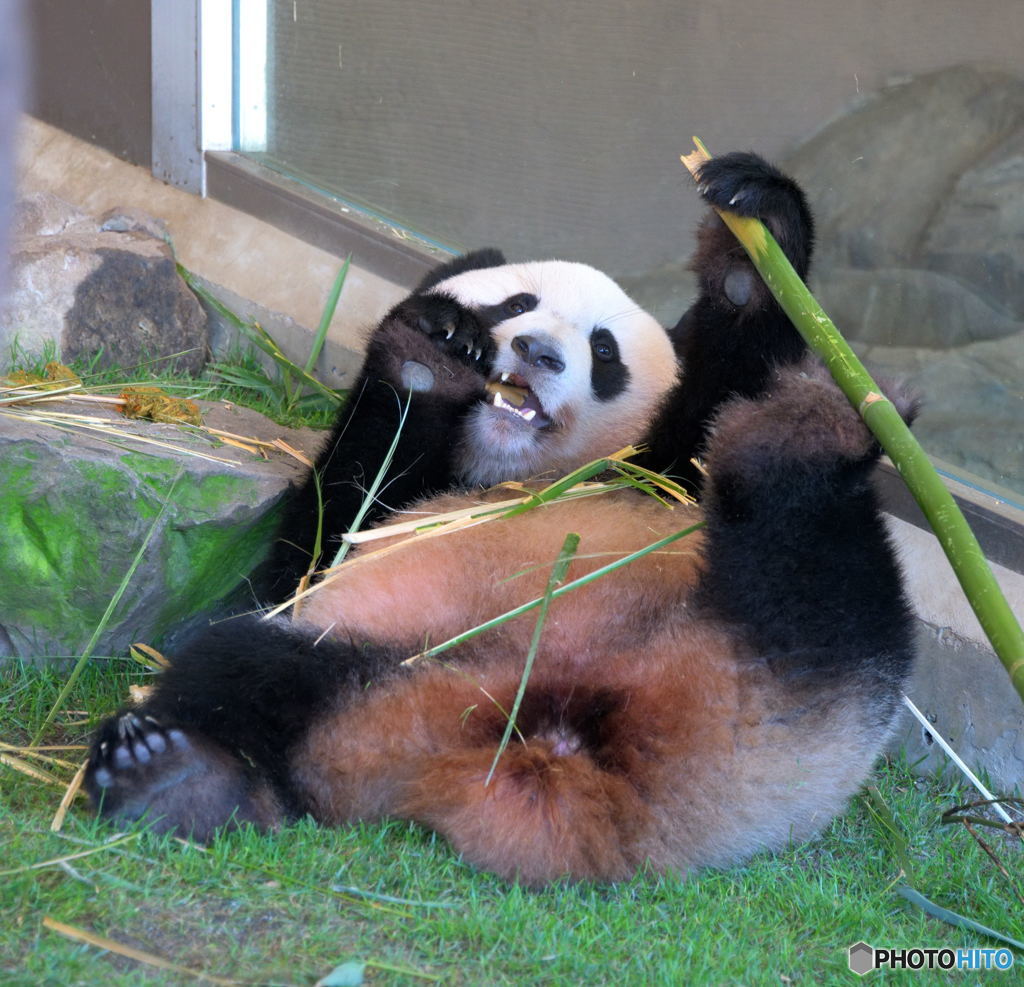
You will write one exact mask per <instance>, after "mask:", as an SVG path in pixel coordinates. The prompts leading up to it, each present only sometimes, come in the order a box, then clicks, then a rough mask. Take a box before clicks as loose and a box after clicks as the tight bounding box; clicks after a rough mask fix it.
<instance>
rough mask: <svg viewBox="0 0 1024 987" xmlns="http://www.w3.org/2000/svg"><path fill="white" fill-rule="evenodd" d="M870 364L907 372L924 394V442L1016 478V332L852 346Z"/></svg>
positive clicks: (1019, 430) (994, 477)
mask: <svg viewBox="0 0 1024 987" xmlns="http://www.w3.org/2000/svg"><path fill="white" fill-rule="evenodd" d="M858 349H859V350H860V355H861V356H862V357H863V359H864V360H865V361H866V362H867V363H868V364H869V366H870V367H871V368H872V369H876V370H879V371H884V372H886V373H889V374H896V375H899V376H905V377H907V378H908V379H909V380H910V381H911V382H912V383H913V384H914V385H915V386H916V387H917V388H918V389H919V390H920V391H921V393H922V395H923V397H924V402H923V407H922V410H921V415H920V417H919V418H918V420H917V421H916V422H915V424H914V433H915V434H916V435H917V437H918V439H919V440H920V442H921V444H922V445H923V446H924V448H925V450H926V451H927V452H928V453H929V454H930V455H932V456H934V457H937V458H939V459H941V460H944V461H945V463H947V464H949V465H950V466H953V467H956V468H957V469H958V470H963V471H966V472H967V473H971V474H974V475H975V476H977V477H980V478H982V479H984V480H988V481H992V482H994V483H995V484H997V485H1000V486H1004V487H1012V488H1015V489H1018V490H1019V489H1020V485H1021V481H1022V478H1024V384H1022V381H1024V332H1020V333H1017V334H1015V335H1013V336H1007V337H1005V338H1004V339H1000V340H989V341H984V342H978V343H973V344H970V345H968V346H962V347H958V348H956V349H950V350H924V349H904V348H898V347H882V346H876V347H867V348H858Z"/></svg>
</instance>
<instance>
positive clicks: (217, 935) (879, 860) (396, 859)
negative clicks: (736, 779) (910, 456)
mask: <svg viewBox="0 0 1024 987" xmlns="http://www.w3.org/2000/svg"><path fill="white" fill-rule="evenodd" d="M127 667H128V666H127V663H124V662H114V661H103V660H94V661H93V662H91V663H90V665H89V667H88V668H87V670H86V673H85V674H84V675H83V677H82V679H81V680H80V682H79V684H78V686H77V688H76V692H75V695H74V697H73V699H72V701H71V702H70V706H71V707H72V708H74V709H75V710H83V711H89V712H90V713H91V715H92V719H93V720H94V719H95V718H96V717H98V716H101V715H103V714H104V713H106V712H107V711H109V710H110V709H112V708H113V707H114V706H115V705H116V704H117V703H118V702H119V701H120V697H121V696H122V695H123V694H124V692H125V690H126V688H127V685H128V683H129V681H134V680H137V679H138V677H139V676H138V675H137V674H136V673H134V672H129V671H126V669H127ZM61 684H62V676H61V674H60V673H58V672H55V671H53V670H49V671H40V670H32V669H22V668H19V667H17V666H7V667H6V668H5V669H3V670H0V740H3V741H5V742H7V743H23V742H25V740H26V738H27V737H28V736H29V735H30V734H31V733H32V732H33V731H34V730H35V729H36V728H37V727H38V725H39V723H40V722H41V719H42V717H43V716H45V714H46V712H47V711H48V709H49V708H50V705H51V704H52V703H53V701H54V698H55V697H56V695H57V694H58V692H59V689H60V686H61ZM88 729H89V723H88V722H85V721H79V720H78V719H75V721H74V722H73V723H72V722H71V721H70V720H69V719H67V718H63V722H58V724H57V726H55V727H54V728H53V729H51V731H50V733H49V735H48V737H47V742H49V743H68V742H83V741H84V740H85V739H86V736H87V732H88ZM79 756H80V755H78V754H77V753H73V754H71V755H70V757H71V758H72V759H77V758H78V757H79ZM65 774H66V772H65ZM876 781H877V784H878V786H879V789H880V790H881V792H882V794H883V796H884V798H885V799H886V801H887V802H888V804H889V806H890V807H891V809H892V811H893V813H894V816H895V819H896V821H897V824H898V826H899V828H900V829H901V830H902V832H903V833H904V834H905V836H906V838H907V840H908V842H909V853H910V855H911V857H912V859H913V861H914V863H915V865H916V870H917V872H918V875H917V887H918V890H919V891H921V893H923V894H924V895H926V896H928V897H929V898H931V899H932V900H934V901H937V902H939V903H940V904H942V905H944V906H946V907H948V908H951V909H953V910H955V911H958V912H960V913H962V914H966V915H968V916H970V917H971V918H973V919H975V920H976V921H979V922H982V923H984V924H986V925H989V926H992V927H994V928H996V929H998V930H1000V931H1002V932H1004V933H1007V934H1009V935H1011V936H1015V937H1016V938H1018V939H1019V938H1021V937H1022V935H1024V920H1022V915H1021V911H1020V908H1019V906H1015V905H1014V904H1012V903H1013V902H1014V901H1015V900H1014V899H1013V897H1012V893H1011V891H1010V890H1009V888H1008V887H1007V885H1006V883H1005V881H1004V879H1003V878H1001V877H1000V875H999V874H998V873H997V872H996V870H995V869H994V867H993V866H992V865H991V863H990V862H989V860H988V859H987V858H986V857H985V856H984V854H983V853H982V852H981V850H980V849H979V848H978V847H977V846H976V844H975V843H974V842H973V840H972V839H971V838H970V836H969V835H968V834H967V833H966V832H965V831H963V830H962V829H961V828H958V827H950V826H939V825H938V819H939V816H940V814H941V812H942V810H943V809H944V808H948V807H950V806H952V805H954V804H956V803H957V802H958V801H962V800H966V799H967V798H969V796H968V795H966V793H964V792H962V791H960V790H957V789H952V788H950V787H948V786H944V785H942V784H939V783H931V782H924V781H921V780H919V779H914V778H913V777H912V776H911V775H910V773H909V771H908V769H907V768H906V766H905V765H901V764H895V765H886V766H883V767H882V768H880V769H879V771H878V772H877V777H876ZM0 792H2V795H0V870H7V869H10V868H15V867H19V866H22V867H24V866H27V865H30V864H34V863H37V862H42V861H47V860H51V859H52V858H55V857H60V856H63V855H67V854H70V853H77V852H80V851H82V850H86V849H90V848H96V847H103V844H104V842H105V841H109V840H110V839H111V838H112V837H113V836H114V835H115V830H114V829H113V828H112V827H110V826H109V825H106V824H102V823H100V822H98V821H97V820H96V819H94V818H93V816H92V813H91V812H90V811H89V809H88V808H87V806H85V804H84V803H83V802H79V803H77V804H76V806H75V807H74V808H73V809H72V811H71V813H70V814H69V816H68V819H67V822H66V824H65V827H64V829H63V831H62V832H61V833H60V834H54V833H51V832H50V831H49V825H50V821H51V819H52V817H53V813H54V811H55V809H56V806H57V804H58V802H59V799H60V794H61V793H60V791H59V790H58V789H56V788H53V787H48V786H46V785H44V784H42V783H40V782H36V781H33V780H31V779H29V778H27V777H26V776H24V775H23V774H21V773H19V772H16V771H14V770H12V769H10V768H8V767H4V766H0ZM988 839H989V842H990V843H993V844H994V845H995V846H996V847H997V848H998V850H999V852H1000V855H1001V856H1002V857H1003V859H1004V860H1005V861H1007V862H1008V864H1009V866H1010V868H1011V870H1012V869H1014V868H1015V867H1016V859H1017V857H1016V853H1017V852H1018V851H1016V850H1015V849H1014V848H1013V846H1012V845H1011V844H1010V843H1009V842H1008V841H1006V840H1002V839H1000V838H999V837H997V836H992V835H991V834H989V835H988ZM898 878H899V865H898V863H897V861H896V857H895V855H894V854H893V852H892V850H891V847H890V844H889V842H888V838H887V834H886V832H885V830H884V827H882V826H881V825H880V824H879V822H878V821H877V820H876V818H875V817H874V816H873V814H872V813H871V812H869V811H868V810H867V808H866V807H865V805H864V803H863V800H861V799H858V800H855V802H854V804H853V805H852V806H851V808H850V811H849V812H848V813H847V814H846V815H845V816H843V817H842V818H841V819H839V820H837V821H836V822H835V823H834V824H833V825H832V826H831V827H830V828H829V830H828V832H827V833H826V834H825V836H824V837H823V838H822V839H820V840H818V841H816V842H812V843H809V844H805V845H801V846H796V847H793V848H791V849H789V850H787V851H786V852H784V853H781V854H779V855H778V856H774V857H773V856H762V857H759V858H757V859H755V860H754V862H753V863H751V864H750V865H749V866H747V867H745V868H742V869H739V870H734V871H730V872H710V873H706V874H704V875H702V876H700V877H698V878H696V879H693V880H690V881H681V880H678V879H677V878H674V877H659V876H656V875H651V874H643V875H640V876H638V877H636V878H635V879H634V880H632V881H630V882H629V883H626V884H622V885H618V886H614V887H595V886H589V885H583V886H578V885H577V886H573V885H559V886H555V887H552V888H550V889H548V890H545V891H540V892H534V891H526V890H523V889H521V888H518V887H514V886H510V885H508V884H506V883H504V882H502V881H500V880H497V879H496V878H493V877H490V876H488V875H485V874H480V873H477V872H474V871H473V870H471V869H470V868H469V867H467V866H466V865H464V864H463V863H462V862H461V861H460V860H459V859H458V857H457V856H456V855H455V854H454V853H453V852H452V851H451V849H450V848H449V847H448V846H447V845H446V844H445V843H444V842H443V841H442V840H440V839H438V838H436V837H435V836H433V835H432V834H430V833H428V832H425V831H423V830H421V829H419V828H417V827H415V826H411V825H407V824H405V823H397V822H395V823H390V824H385V825H375V826H359V827H352V828H347V829H337V830H327V829H320V828H318V827H316V826H314V825H312V824H311V823H309V822H308V821H306V822H302V823H299V824H296V825H293V826H290V827H288V828H287V829H285V830H283V831H282V832H280V833H277V834H272V835H260V834H257V833H254V832H252V831H244V832H236V833H232V834H227V835H224V836H222V837H221V838H219V839H218V840H217V841H215V842H214V844H213V845H212V846H210V847H209V848H208V849H207V850H205V851H204V850H200V849H198V848H192V847H188V846H185V845H182V844H181V843H179V842H176V841H174V840H172V839H168V838H158V837H155V836H153V835H152V834H148V833H145V832H144V831H141V830H135V831H134V832H133V836H132V838H131V839H130V840H129V841H127V842H122V843H119V844H118V845H117V846H114V847H110V848H105V849H100V851H99V852H97V853H94V854H92V855H90V856H85V857H81V858H79V859H77V860H72V861H70V862H69V863H68V864H67V865H66V866H65V867H62V866H60V865H58V864H53V865H51V866H47V867H43V868H40V869H35V870H31V871H24V872H22V873H18V874H15V875H7V876H4V877H0V983H3V984H17V985H21V984H24V985H30V984H31V985H40V984H55V985H56V984H60V985H71V984H86V985H95V984H103V985H105V987H114V985H132V987H135V985H139V984H168V985H171V984H173V985H180V984H182V983H186V982H191V981H189V980H188V978H187V977H184V976H183V975H182V974H180V973H168V972H164V971H160V970H157V969H154V968H152V967H148V966H144V965H141V964H139V963H138V962H135V961H133V960H129V959H127V958H124V957H121V956H117V955H114V954H112V953H108V952H104V951H103V950H101V949H98V948H96V947H93V946H86V945H83V944H81V943H77V942H72V941H71V940H69V939H66V938H64V937H63V936H61V935H59V934H58V933H56V932H53V931H51V930H49V929H47V928H44V926H43V924H42V921H43V917H44V916H50V917H52V918H53V919H56V920H57V921H59V922H63V923H66V924H68V925H72V926H76V927H78V928H81V929H85V930H87V931H89V932H91V933H94V934H97V935H100V936H105V937H107V938H109V939H112V940H115V941H117V942H119V943H122V944H124V945H128V946H133V947H135V948H137V949H142V950H145V951H148V952H150V953H155V954H158V955H160V956H163V957H164V958H166V959H168V960H171V961H173V962H176V963H178V964H181V965H184V966H187V967H190V968H192V969H195V970H201V971H204V972H206V973H209V974H212V975H216V976H221V977H229V978H235V979H237V980H238V981H240V982H243V983H247V984H264V983H267V984H304V985H312V984H313V983H315V981H316V980H317V979H318V978H319V977H322V976H324V975H325V974H326V973H328V972H329V971H330V970H331V969H333V968H334V967H335V966H337V965H338V964H340V963H341V962H343V961H345V960H347V959H354V960H359V961H364V962H367V963H369V964H370V965H369V966H368V967H367V970H366V982H367V983H371V984H416V983H423V984H426V983H430V982H432V981H431V980H428V979H426V977H427V976H430V977H436V978H439V979H440V980H441V981H442V982H444V983H446V984H482V985H492V984H559V985H561V984H588V985H590V984H612V983H614V984H638V985H647V984H673V985H675V984H687V985H690V984H698V985H699V984H746V985H760V984H808V985H810V984H814V985H817V984H847V983H852V982H857V980H856V978H854V977H853V976H852V975H851V974H850V973H849V971H848V969H847V965H846V947H847V946H848V945H850V944H851V943H853V942H856V941H857V940H859V939H864V940H866V941H867V942H869V943H871V944H873V945H876V946H894V947H911V946H934V947H940V946H949V947H960V946H995V945H999V944H998V943H995V942H992V941H989V940H986V939H984V938H983V937H981V936H979V935H977V934H974V933H968V932H964V931H963V930H959V929H956V928H953V927H951V926H948V925H945V924H943V923H940V922H938V921H936V920H934V919H932V918H929V917H928V916H927V915H925V914H924V913H923V912H921V911H920V910H918V909H916V908H913V907H912V906H910V905H908V904H907V903H905V902H904V901H903V899H902V898H900V897H899V896H898V895H897V894H896V893H895V891H894V890H893V885H894V882H898ZM346 889H356V892H352V891H349V890H346ZM361 895H365V896H361ZM370 896H381V897H370ZM385 896H389V897H391V898H399V899H403V900H405V901H408V902H412V904H401V903H395V902H392V901H389V900H388V899H387V897H385ZM392 968H401V969H403V970H406V971H409V972H396V971H395V970H394V969H392ZM931 976H932V978H933V979H938V980H939V981H940V982H942V981H943V978H946V979H948V980H949V981H950V982H952V981H953V979H954V978H956V982H957V983H966V982H975V981H968V980H967V979H965V978H963V977H962V976H957V975H954V974H950V975H944V974H939V973H933V974H932V975H931ZM998 976H999V975H998V974H996V973H990V974H986V975H984V976H983V977H982V976H981V975H978V977H979V979H978V981H977V982H981V981H982V980H984V982H988V977H992V978H998ZM871 977H872V978H875V979H876V980H877V979H880V980H883V981H884V982H886V983H917V982H919V980H920V977H921V974H919V973H911V972H906V973H895V974H880V973H874V974H871ZM1011 978H1012V974H1011ZM1011 978H1005V979H1004V980H997V979H993V980H992V982H993V983H996V982H1010V980H1011ZM197 982H198V981H197Z"/></svg>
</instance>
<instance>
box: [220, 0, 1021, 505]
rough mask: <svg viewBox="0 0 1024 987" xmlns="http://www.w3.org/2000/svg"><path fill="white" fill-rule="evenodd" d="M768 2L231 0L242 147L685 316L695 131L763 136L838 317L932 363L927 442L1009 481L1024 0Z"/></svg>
mask: <svg viewBox="0 0 1024 987" xmlns="http://www.w3.org/2000/svg"><path fill="white" fill-rule="evenodd" d="M254 9H255V10H257V11H262V13H263V16H264V18H265V22H264V24H263V25H260V24H259V22H258V21H256V22H255V23H257V25H258V26H257V31H258V32H259V42H258V43H253V42H251V41H250V42H249V43H246V42H245V41H244V39H245V37H246V35H245V23H246V19H247V18H248V16H249V15H250V14H251V12H252V11H253V10H254ZM770 9H771V16H768V15H767V13H765V12H764V11H759V12H758V13H757V15H756V16H755V15H754V12H753V8H752V7H751V5H750V3H749V0H718V2H716V3H714V4H708V3H697V2H691V0H633V2H628V3H627V2H624V0H562V2H560V3H558V4H554V3H545V2H541V0H521V2H519V3H516V4H510V3H508V2H507V0H420V2H418V3H409V2H406V0H374V2H373V3H366V2H357V0H267V3H266V4H265V5H264V3H263V2H262V0H239V11H240V13H241V15H242V22H241V31H240V34H239V37H240V38H241V39H243V41H242V43H241V45H240V49H239V60H240V62H241V64H242V65H243V67H244V65H245V64H246V51H247V50H249V51H250V53H251V56H250V57H251V58H263V57H265V58H266V66H267V68H266V78H265V80H264V81H265V104H264V103H263V102H262V100H263V99H264V93H262V92H260V93H257V94H256V96H255V97H254V98H253V99H252V100H250V101H248V102H247V99H246V92H245V91H243V92H241V93H240V96H239V102H240V104H241V105H243V106H250V107H251V106H256V107H257V113H258V114H263V115H265V119H263V120H261V121H259V123H261V124H263V126H264V129H263V130H262V131H261V130H260V127H259V126H255V127H253V126H252V125H251V122H250V129H249V132H250V133H256V134H258V135H260V136H259V138H258V139H257V140H255V141H253V140H252V139H250V140H249V141H248V143H247V145H246V146H247V147H248V148H249V150H248V151H247V153H250V154H252V155H253V156H254V157H257V158H258V159H259V160H261V161H262V162H263V163H265V164H266V165H268V166H269V167H271V168H274V169H277V170H279V171H281V172H284V173H287V174H289V175H290V176H292V177H295V178H298V179H299V180H302V181H305V182H307V183H309V184H310V185H311V186H314V187H316V188H319V189H322V190H324V191H325V192H327V193H329V194H333V195H336V196H338V197H340V198H342V199H344V200H345V201H347V202H349V203H352V204H354V205H357V206H359V207H362V208H364V209H367V210H369V211H371V212H373V213H375V214H376V215H378V216H383V217H385V218H386V219H388V220H389V221H390V222H392V223H393V224H394V225H395V226H396V227H398V228H404V229H408V230H413V231H415V232H416V233H418V234H420V235H422V236H424V237H426V238H429V239H432V240H434V241H437V242H440V243H443V244H445V245H448V246H451V247H453V248H463V247H475V246H483V245H493V246H498V247H501V248H502V249H504V250H505V251H506V253H507V254H508V255H509V256H510V257H512V258H514V259H522V258H527V257H532V258H538V257H555V256H558V257H565V258H570V259H574V260H583V261H587V262H589V263H592V264H594V265H596V266H598V267H601V268H603V269H605V270H607V271H608V272H609V273H611V274H612V275H613V276H615V277H617V278H618V279H619V280H620V281H622V282H623V284H624V285H625V286H626V288H627V290H629V291H631V292H632V293H633V294H634V295H635V297H637V299H638V300H639V301H641V302H642V303H643V304H645V305H646V306H647V307H648V308H650V309H651V310H652V311H654V312H655V313H656V314H657V315H658V316H659V317H660V318H662V319H663V320H664V321H665V322H670V321H674V320H675V319H676V318H677V317H678V315H679V314H680V312H681V311H682V310H683V308H684V307H685V305H686V303H687V300H688V298H689V296H690V294H691V292H692V282H691V281H690V280H689V277H688V275H686V274H685V273H684V272H682V270H681V268H682V266H683V265H684V263H685V259H686V257H687V256H688V253H689V250H690V247H691V245H692V230H693V226H694V224H695V222H696V221H697V219H698V218H699V215H700V213H701V209H700V206H699V203H698V201H697V196H696V194H695V192H694V189H693V187H692V184H691V182H690V179H689V177H688V175H687V174H686V172H685V171H684V170H683V168H682V166H681V165H680V164H679V154H680V153H681V152H684V151H687V150H689V147H690V135H691V134H693V133H697V134H699V135H700V136H701V137H702V138H703V139H704V140H705V141H706V142H707V144H708V145H709V147H710V148H711V150H712V152H716V151H717V152H722V151H725V150H731V149H733V148H750V147H752V148H755V149H757V150H758V151H760V152H761V153H763V154H765V155H767V156H769V157H772V158H774V159H775V160H777V161H779V162H780V164H782V166H783V167H785V168H787V169H788V170H790V171H792V172H793V173H794V174H795V175H796V176H797V177H798V178H799V179H800V180H801V182H802V183H803V184H804V186H805V188H806V189H807V192H808V195H809V197H810V200H811V202H812V204H813V206H814V208H815V211H816V213H817V215H818V218H819V234H820V235H819V249H818V254H817V260H816V262H815V265H814V269H813V284H812V286H813V287H814V288H815V290H816V292H817V293H818V294H819V296H820V297H821V299H822V301H823V303H824V304H825V306H826V308H827V309H828V310H829V311H830V313H831V314H832V315H833V316H834V317H835V319H836V321H837V323H838V324H839V325H840V328H841V329H843V331H844V332H845V333H846V334H847V336H848V337H850V338H851V340H853V341H854V343H855V345H856V346H857V347H858V348H859V350H860V351H861V352H862V353H863V354H864V355H865V356H866V357H867V358H868V359H869V361H871V363H872V365H873V366H874V367H876V368H879V367H880V368H882V369H888V370H890V371H894V372H899V373H904V374H906V373H909V374H911V375H912V376H913V377H915V378H916V379H918V380H919V381H920V383H921V386H922V388H923V390H924V392H925V394H926V398H927V405H926V410H925V412H924V414H923V415H922V418H921V420H920V424H919V426H918V429H917V431H918V434H919V435H920V436H921V438H922V440H923V442H924V443H925V445H926V447H927V448H928V449H929V450H930V451H931V452H932V453H933V454H934V455H936V456H938V457H940V458H942V459H945V460H947V461H949V462H950V463H952V464H953V465H954V466H955V467H956V468H957V469H958V470H963V471H965V472H966V473H969V474H977V475H978V476H979V477H983V478H984V482H985V485H987V486H989V487H992V486H997V485H1003V486H1005V487H1009V488H1012V489H1013V490H1014V491H1016V492H1017V494H1018V496H1017V498H1016V499H1018V500H1019V499H1020V497H1019V494H1020V493H1022V492H1024V383H1022V381H1024V250H1022V249H1021V245H1022V244H1024V76H1022V75H1021V69H1020V39H1021V38H1022V37H1024V4H1022V3H1020V0H978V2H975V3H971V4H965V3H963V2H962V0H906V2H904V3H899V4H897V3H884V2H881V0H820V2H819V3H816V4H808V3H806V2H805V0H777V2H776V3H775V4H772V5H771V8H770ZM765 10H767V8H765ZM240 78H241V76H240Z"/></svg>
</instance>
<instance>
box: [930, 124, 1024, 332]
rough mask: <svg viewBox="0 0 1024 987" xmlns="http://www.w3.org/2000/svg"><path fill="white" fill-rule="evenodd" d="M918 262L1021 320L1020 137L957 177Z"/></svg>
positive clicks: (1023, 145) (1023, 175) (1023, 211)
mask: <svg viewBox="0 0 1024 987" xmlns="http://www.w3.org/2000/svg"><path fill="white" fill-rule="evenodd" d="M921 259H922V261H923V262H924V263H925V264H927V266H928V267H930V268H931V269H932V270H935V271H944V272H948V273H950V274H952V275H954V276H956V277H957V278H960V279H961V280H963V281H965V282H967V283H968V284H970V285H971V286H972V287H973V288H974V289H975V290H976V291H978V292H979V293H982V294H984V296H985V297H986V298H988V299H989V300H990V301H992V302H994V303H996V304H998V305H1000V306H1002V307H1003V308H1005V309H1006V310H1007V311H1008V312H1010V313H1012V314H1013V316H1014V317H1015V318H1018V319H1021V318H1024V133H1018V134H1017V135H1016V136H1015V137H1014V138H1013V139H1011V140H1009V141H1007V142H1006V143H1005V144H1002V145H999V146H998V147H996V149H995V150H994V151H992V152H990V153H989V154H987V155H982V156H981V157H980V159H979V161H978V162H977V164H976V165H974V166H973V167H971V168H968V169H967V170H966V171H965V172H964V173H963V174H962V175H961V176H960V178H959V179H958V180H957V183H956V187H955V188H954V189H953V192H952V194H951V195H950V196H949V198H948V199H947V200H946V201H945V202H942V203H940V204H939V209H938V212H937V215H936V216H935V218H934V219H933V221H932V222H931V223H930V224H929V226H928V231H927V234H926V236H925V238H924V241H923V243H922V246H921Z"/></svg>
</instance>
